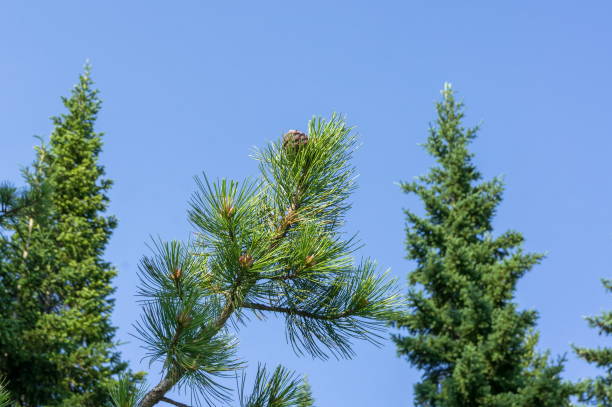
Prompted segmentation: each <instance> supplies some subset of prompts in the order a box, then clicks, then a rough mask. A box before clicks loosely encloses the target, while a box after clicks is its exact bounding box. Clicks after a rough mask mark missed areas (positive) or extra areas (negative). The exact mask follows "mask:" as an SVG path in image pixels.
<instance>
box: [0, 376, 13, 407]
mask: <svg viewBox="0 0 612 407" xmlns="http://www.w3.org/2000/svg"><path fill="white" fill-rule="evenodd" d="M10 405H11V395H10V393H9V392H8V390H6V383H5V381H4V380H0V407H9V406H10Z"/></svg>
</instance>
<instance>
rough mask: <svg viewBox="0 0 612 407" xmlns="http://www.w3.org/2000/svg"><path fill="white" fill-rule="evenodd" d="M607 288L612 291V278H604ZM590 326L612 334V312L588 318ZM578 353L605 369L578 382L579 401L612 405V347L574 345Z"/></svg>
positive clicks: (593, 404) (603, 406)
mask: <svg viewBox="0 0 612 407" xmlns="http://www.w3.org/2000/svg"><path fill="white" fill-rule="evenodd" d="M602 282H603V285H604V287H605V289H606V290H607V291H609V292H612V280H603V281H602ZM587 321H588V323H589V326H591V328H596V329H597V330H598V331H599V334H600V335H606V336H607V335H611V334H612V312H610V311H607V312H603V313H602V314H601V315H598V316H595V317H589V318H587ZM574 350H575V352H576V354H577V355H578V356H579V357H581V358H582V359H584V360H586V361H587V362H589V363H593V364H595V366H597V367H599V368H602V369H604V371H605V374H604V375H602V376H598V377H596V378H594V379H587V380H584V381H582V382H581V383H579V384H578V391H579V393H580V395H579V401H580V402H583V403H587V404H588V405H592V406H597V407H611V406H612V347H603V348H598V349H588V348H582V347H574Z"/></svg>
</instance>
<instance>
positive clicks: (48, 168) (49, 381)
mask: <svg viewBox="0 0 612 407" xmlns="http://www.w3.org/2000/svg"><path fill="white" fill-rule="evenodd" d="M63 102H64V105H65V107H66V108H67V110H68V112H67V113H66V114H63V115H61V116H59V117H56V118H54V119H53V123H54V130H53V133H52V134H51V137H50V143H49V145H48V146H44V145H43V146H41V147H39V148H38V149H37V153H38V154H37V160H36V162H35V164H34V166H33V168H32V170H29V171H26V172H25V173H24V176H25V179H26V181H27V183H28V192H27V193H26V194H22V197H21V198H19V197H18V196H16V195H17V194H16V191H13V192H10V193H9V192H8V190H7V189H6V187H5V188H4V193H3V194H1V195H2V196H3V200H4V201H5V202H6V203H7V204H8V206H6V207H9V208H10V207H13V208H26V209H28V210H20V211H13V212H12V213H11V215H14V216H11V217H10V218H7V220H6V222H5V223H4V224H3V226H4V228H5V230H6V231H7V234H6V235H5V236H4V237H3V239H2V261H1V263H0V281H1V285H2V291H1V292H0V295H2V303H3V305H2V307H3V310H2V311H3V312H2V316H3V318H2V320H1V322H0V324H1V328H2V329H0V332H2V334H0V349H1V352H0V373H3V374H5V375H6V376H7V378H8V380H9V385H8V389H9V391H10V392H11V393H12V394H13V395H14V398H15V399H16V400H17V402H18V403H19V405H22V406H39V405H43V404H44V405H48V406H59V405H61V406H94V405H95V406H100V405H109V403H110V399H109V396H108V392H107V387H108V385H109V384H110V383H111V382H112V381H113V379H112V376H113V375H115V374H118V373H121V372H123V371H125V369H126V367H127V366H126V364H125V363H123V362H121V360H120V359H119V354H118V353H117V351H116V350H115V349H114V347H115V345H114V343H113V334H114V332H115V328H114V327H112V326H111V324H110V314H111V311H112V306H113V301H112V300H111V299H110V298H109V297H110V295H111V294H112V293H113V288H112V286H111V280H112V278H113V277H114V276H115V275H116V270H115V269H114V268H113V267H112V266H111V265H110V264H109V263H107V262H105V261H104V260H103V259H102V256H103V254H104V249H105V247H106V244H107V242H108V239H109V238H110V235H111V233H112V230H113V229H114V228H115V226H116V220H115V218H114V217H112V216H109V217H106V216H103V215H102V214H103V212H104V211H105V210H106V208H107V206H108V197H107V196H106V193H107V191H108V189H109V188H110V186H111V182H110V181H109V180H106V179H104V178H103V176H104V168H103V167H102V166H100V165H99V164H98V155H99V153H100V151H101V147H102V141H101V137H102V135H101V134H100V133H96V132H95V131H94V123H95V120H96V116H97V114H98V111H99V109H100V100H99V99H98V96H97V91H96V90H94V89H93V88H92V81H91V79H90V76H89V69H87V70H86V71H85V73H84V74H83V75H82V76H81V77H80V78H79V83H78V84H77V85H76V86H75V88H74V89H73V91H72V94H71V96H70V97H69V98H64V99H63ZM11 195H12V196H13V198H11ZM33 197H34V198H33ZM36 197H38V198H36ZM20 202H21V203H20ZM30 202H34V203H36V205H34V204H31V205H30V204H29V203H30ZM26 204H27V205H26ZM17 212H19V213H17Z"/></svg>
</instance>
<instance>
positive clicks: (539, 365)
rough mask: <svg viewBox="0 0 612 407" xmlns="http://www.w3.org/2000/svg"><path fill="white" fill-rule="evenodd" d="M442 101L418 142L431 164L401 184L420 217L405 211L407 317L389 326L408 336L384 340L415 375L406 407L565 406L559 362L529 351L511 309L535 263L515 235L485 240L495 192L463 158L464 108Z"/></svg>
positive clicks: (527, 325)
mask: <svg viewBox="0 0 612 407" xmlns="http://www.w3.org/2000/svg"><path fill="white" fill-rule="evenodd" d="M442 95H443V100H442V101H441V102H439V103H437V105H436V108H437V122H436V126H432V127H431V128H430V133H429V137H428V139H427V142H426V143H425V148H426V150H427V151H428V152H429V153H430V154H431V155H432V156H433V157H434V158H435V160H436V162H437V164H438V165H437V166H435V167H434V168H432V169H431V171H430V172H429V173H428V174H427V175H424V176H421V177H418V178H417V180H416V181H414V182H410V183H402V184H401V187H402V189H403V190H404V191H405V192H406V193H414V194H416V195H417V196H418V197H419V198H420V199H421V200H422V202H423V204H424V207H425V211H426V214H425V216H423V217H420V216H417V215H416V214H415V213H413V212H411V211H406V217H407V227H406V231H407V234H406V250H407V258H408V259H410V260H414V261H415V262H416V269H415V270H414V271H412V272H411V273H409V276H408V282H409V286H410V289H409V292H408V296H407V302H408V308H409V310H408V311H407V312H406V314H405V315H404V316H402V317H401V318H398V319H397V320H395V322H394V325H395V326H396V327H397V328H401V329H403V330H406V331H407V332H408V334H407V335H405V336H403V335H394V336H393V339H394V341H395V342H396V345H397V349H398V354H399V355H400V356H404V357H406V358H407V359H408V361H409V362H410V363H411V364H412V365H413V366H415V367H417V368H418V369H421V370H422V371H423V376H422V380H421V382H419V383H418V384H416V385H415V387H414V390H415V395H414V400H415V405H416V406H427V407H478V406H496V407H501V406H508V407H509V406H512V407H519V406H521V407H529V406H540V407H543V406H551V407H560V406H564V405H567V403H568V401H567V397H568V391H569V389H568V388H567V386H565V385H564V384H563V383H562V382H561V379H560V378H559V373H560V371H561V369H562V365H561V362H559V363H557V364H552V365H550V364H549V363H548V361H547V356H546V355H538V354H536V353H535V350H534V347H535V345H536V343H537V335H535V334H533V329H534V326H535V323H536V313H535V312H534V311H519V310H518V309H517V305H516V304H515V303H514V302H513V298H514V291H515V288H516V284H517V282H518V280H519V279H520V278H521V276H523V275H524V274H525V273H526V272H527V271H528V270H530V269H531V268H532V266H534V265H535V264H537V263H539V262H540V260H541V259H542V255H540V254H528V253H524V252H523V250H522V249H521V245H522V243H523V236H522V235H521V234H520V233H518V232H515V231H508V232H506V233H503V234H501V235H500V236H498V237H493V236H492V230H493V226H492V219H493V217H494V215H495V211H496V208H497V206H498V205H499V203H500V202H501V199H502V192H503V185H502V183H501V181H500V180H499V179H497V178H495V179H493V180H491V181H482V176H481V174H480V173H479V172H478V170H477V169H476V167H475V165H474V163H473V161H472V159H473V154H472V153H470V152H469V150H468V146H469V144H470V142H471V141H472V140H473V139H474V138H475V137H476V133H477V131H478V128H471V129H465V128H464V127H462V120H463V117H464V113H463V110H462V108H463V105H462V104H461V103H458V102H456V101H455V98H454V94H453V90H452V88H451V87H450V85H448V84H446V85H445V87H444V90H443V91H442Z"/></svg>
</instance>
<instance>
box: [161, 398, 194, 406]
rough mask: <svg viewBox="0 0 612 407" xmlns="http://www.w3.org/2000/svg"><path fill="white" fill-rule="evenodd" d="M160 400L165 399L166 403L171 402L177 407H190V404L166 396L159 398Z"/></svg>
mask: <svg viewBox="0 0 612 407" xmlns="http://www.w3.org/2000/svg"><path fill="white" fill-rule="evenodd" d="M160 401H165V402H166V403H168V404H173V405H175V406H177V407H190V406H189V405H187V404H184V403H181V402H179V401H174V400H172V399H169V398H168V397H162V398H161V399H160Z"/></svg>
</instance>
